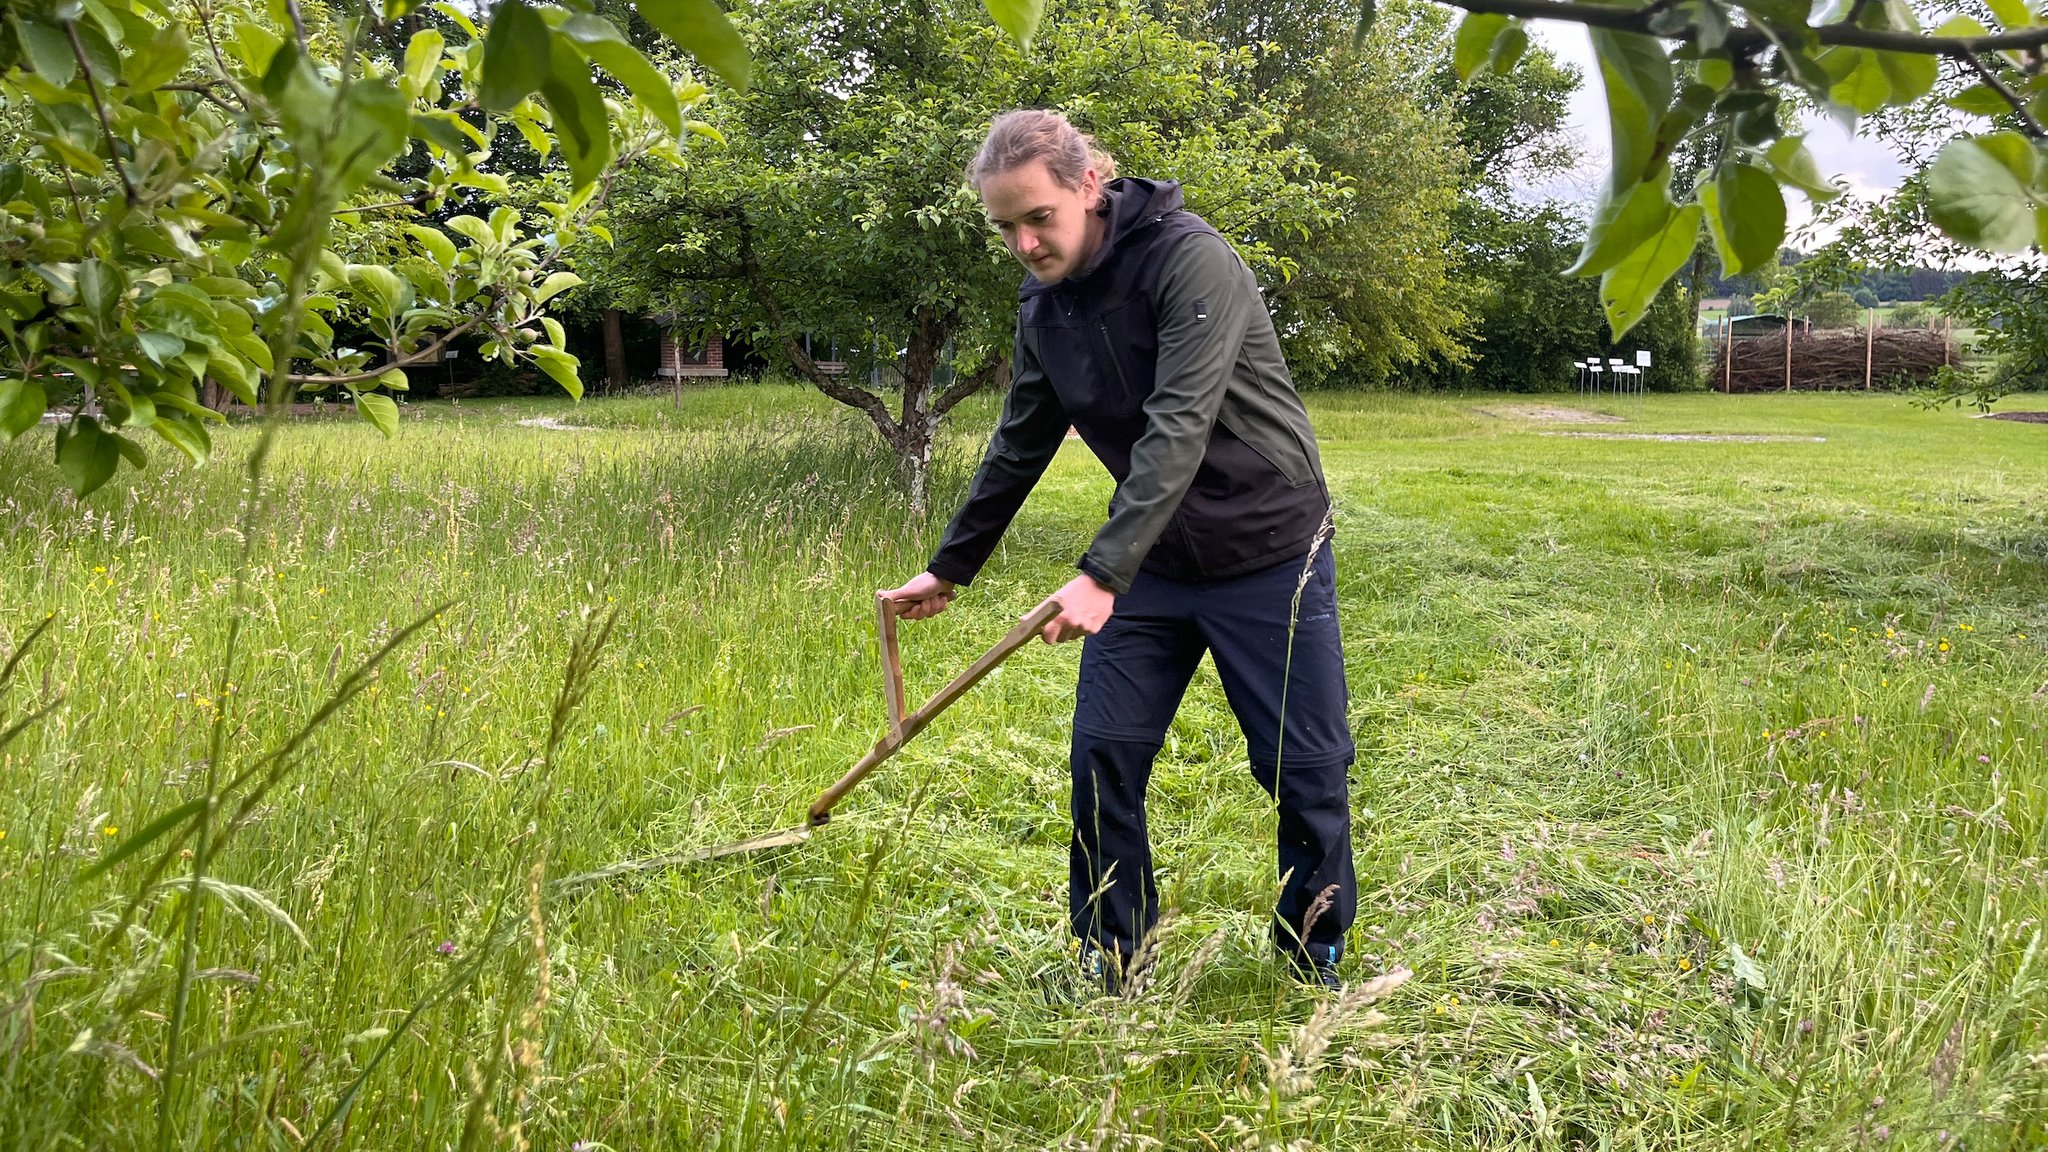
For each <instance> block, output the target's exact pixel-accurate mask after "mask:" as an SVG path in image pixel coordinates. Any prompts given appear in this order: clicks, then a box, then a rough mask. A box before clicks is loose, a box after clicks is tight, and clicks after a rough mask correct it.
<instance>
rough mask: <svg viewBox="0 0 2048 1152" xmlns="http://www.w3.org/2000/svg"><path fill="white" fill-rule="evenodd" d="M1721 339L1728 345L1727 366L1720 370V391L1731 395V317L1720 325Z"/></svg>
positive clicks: (1732, 369)
mask: <svg viewBox="0 0 2048 1152" xmlns="http://www.w3.org/2000/svg"><path fill="white" fill-rule="evenodd" d="M1721 341H1722V343H1724V344H1726V345H1727V346H1728V366H1727V367H1726V368H1724V369H1723V370H1722V372H1721V392H1722V393H1723V394H1724V395H1732V394H1733V393H1734V392H1735V324H1734V323H1733V318H1732V317H1731V318H1730V320H1729V322H1727V323H1724V324H1723V325H1722V327H1721Z"/></svg>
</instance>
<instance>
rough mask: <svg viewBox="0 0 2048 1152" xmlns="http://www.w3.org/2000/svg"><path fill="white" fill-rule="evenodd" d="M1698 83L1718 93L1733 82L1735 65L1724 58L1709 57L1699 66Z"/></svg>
mask: <svg viewBox="0 0 2048 1152" xmlns="http://www.w3.org/2000/svg"><path fill="white" fill-rule="evenodd" d="M1699 76H1700V83H1702V84H1705V85H1706V86H1707V87H1709V88H1712V89H1714V90H1715V91H1719V90H1721V89H1723V88H1726V87H1727V86H1728V85H1729V84H1731V83H1733V82H1734V81H1735V65H1734V64H1732V63H1730V62H1729V61H1728V59H1727V58H1726V57H1722V56H1709V57H1707V58H1706V59H1705V60H1702V61H1700V64H1699Z"/></svg>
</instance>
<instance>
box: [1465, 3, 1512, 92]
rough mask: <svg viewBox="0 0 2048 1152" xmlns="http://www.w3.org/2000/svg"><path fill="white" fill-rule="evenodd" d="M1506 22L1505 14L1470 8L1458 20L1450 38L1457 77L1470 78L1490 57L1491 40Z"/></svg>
mask: <svg viewBox="0 0 2048 1152" xmlns="http://www.w3.org/2000/svg"><path fill="white" fill-rule="evenodd" d="M1507 26H1508V18H1507V17H1505V16H1501V15H1497V14H1495V13H1492V12H1471V13H1468V14H1466V16H1465V18H1464V19H1463V20H1460V21H1459V22H1458V32H1457V35H1456V36H1454V37H1453V38H1452V40H1451V66H1452V67H1454V68H1456V69H1457V70H1458V79H1460V80H1470V79H1471V78H1472V75H1473V73H1475V72H1477V71H1479V69H1480V68H1481V67H1483V66H1484V65H1485V64H1486V62H1487V61H1488V60H1491V59H1492V58H1493V42H1494V40H1495V39H1496V38H1498V37H1499V36H1500V34H1501V30H1502V29H1504V28H1506V27H1507Z"/></svg>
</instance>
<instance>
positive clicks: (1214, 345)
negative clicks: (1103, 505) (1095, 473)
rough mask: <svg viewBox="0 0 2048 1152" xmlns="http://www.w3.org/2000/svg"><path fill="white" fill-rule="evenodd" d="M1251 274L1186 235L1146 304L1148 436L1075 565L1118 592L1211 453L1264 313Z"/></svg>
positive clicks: (1222, 245)
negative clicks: (1154, 348) (1154, 327)
mask: <svg viewBox="0 0 2048 1152" xmlns="http://www.w3.org/2000/svg"><path fill="white" fill-rule="evenodd" d="M1265 306H1266V304H1265V301H1264V300H1262V299H1260V298H1259V294H1258V288H1257V286H1256V284H1255V283H1254V281H1253V280H1252V274H1251V270H1250V269H1248V268H1246V267H1245V265H1244V262H1243V261H1242V260H1240V259H1238V256H1237V253H1236V252H1234V251H1232V250H1231V247H1230V245H1229V243H1228V242H1226V241H1225V240H1224V239H1223V238H1222V237H1220V236H1211V235H1198V236H1191V237H1189V238H1188V239H1186V240H1184V241H1182V242H1181V244H1180V246H1179V247H1178V248H1176V249H1175V250H1174V252H1173V254H1172V255H1171V256H1170V257H1168V258H1167V262H1166V266H1165V267H1164V268H1162V269H1161V271H1160V277H1159V283H1158V286H1157V288H1156V289H1155V296H1154V298H1153V308H1154V314H1155V315H1156V316H1157V317H1158V318H1159V360H1158V369H1157V373H1156V375H1155V376H1154V378H1153V379H1154V384H1153V387H1152V395H1151V396H1150V397H1148V398H1147V399H1146V400H1145V433H1144V435H1142V436H1140V437H1139V438H1138V442H1137V444H1136V445H1135V446H1133V447H1132V449H1131V471H1130V475H1128V476H1127V477H1125V479H1124V482H1123V483H1122V484H1120V485H1118V487H1117V495H1116V511H1115V512H1114V513H1112V514H1111V515H1110V518H1109V522H1108V523H1107V524H1104V525H1103V526H1102V530H1101V531H1100V532H1097V533H1096V534H1095V541H1094V543H1093V544H1091V545H1089V548H1088V552H1087V554H1086V555H1084V556H1082V557H1081V562H1080V564H1079V565H1078V567H1079V568H1080V569H1081V570H1082V571H1083V572H1086V573H1088V574H1089V575H1090V576H1093V577H1095V579H1096V580H1098V581H1100V582H1101V583H1102V584H1103V585H1105V586H1106V587H1108V588H1110V589H1111V590H1113V591H1115V592H1117V593H1123V592H1128V591H1130V588H1131V581H1132V580H1134V579H1136V578H1137V575H1138V565H1139V564H1141V563H1143V562H1144V559H1145V553H1146V552H1148V551H1150V550H1151V548H1152V545H1153V544H1154V543H1155V542H1156V541H1158V539H1159V536H1160V533H1162V532H1164V531H1166V525H1167V522H1168V521H1169V520H1171V519H1172V518H1173V513H1174V511H1175V509H1177V508H1179V507H1180V501H1181V497H1182V496H1184V495H1186V494H1187V490H1188V485H1189V484H1191V483H1193V481H1194V478H1195V470H1196V469H1197V468H1198V467H1200V466H1201V463H1202V457H1203V456H1204V455H1205V454H1207V452H1208V450H1209V433H1210V430H1211V429H1212V428H1213V427H1214V426H1215V424H1216V413H1217V410H1218V409H1219V408H1221V407H1222V404H1223V397H1224V393H1225V392H1226V391H1227V390H1228V389H1229V386H1230V381H1231V378H1232V373H1233V371H1234V370H1235V367H1236V363H1237V357H1238V351H1239V349H1241V348H1242V347H1243V345H1244V338H1245V333H1246V331H1247V330H1248V329H1249V327H1250V324H1251V320H1252V315H1253V311H1252V310H1253V309H1261V310H1263V309H1264V308H1265Z"/></svg>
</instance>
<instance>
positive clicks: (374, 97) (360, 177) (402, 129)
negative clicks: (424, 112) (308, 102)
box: [330, 77, 412, 196]
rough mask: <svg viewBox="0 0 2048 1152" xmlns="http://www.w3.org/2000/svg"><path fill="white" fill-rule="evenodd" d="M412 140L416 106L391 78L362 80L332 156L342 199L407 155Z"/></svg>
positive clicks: (352, 94) (356, 86) (356, 85)
mask: <svg viewBox="0 0 2048 1152" xmlns="http://www.w3.org/2000/svg"><path fill="white" fill-rule="evenodd" d="M411 137H412V102H411V101H410V100H407V99H406V98H405V94H404V93H402V92H400V91H399V90H398V88H397V86H396V85H395V84H393V83H392V82H391V80H390V78H389V77H382V78H369V77H359V78H358V79H357V80H356V82H355V83H354V84H351V85H350V86H349V89H348V102H347V108H346V109H345V110H344V114H343V116H342V118H341V131H340V132H338V133H336V134H335V140H334V144H333V146H332V151H331V153H330V156H331V157H332V158H333V160H334V163H335V166H336V168H337V170H338V174H337V176H336V178H335V179H336V182H337V183H338V184H339V185H340V191H341V194H342V195H344V196H345V195H347V194H348V193H350V192H353V191H355V190H356V189H358V188H360V187H362V186H363V185H364V184H366V183H368V182H369V180H370V178H371V177H372V176H374V175H376V173H377V171H378V169H381V168H382V167H384V165H386V164H388V163H390V161H391V160H392V158H394V157H396V156H397V155H398V154H399V153H400V152H403V151H405V143H406V141H407V140H409V139H411Z"/></svg>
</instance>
